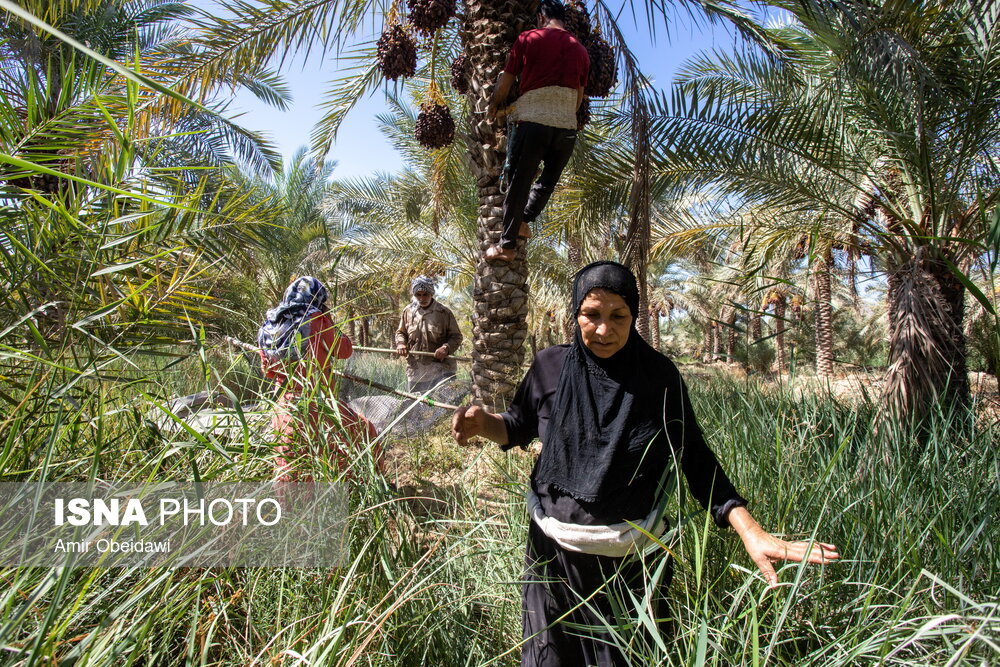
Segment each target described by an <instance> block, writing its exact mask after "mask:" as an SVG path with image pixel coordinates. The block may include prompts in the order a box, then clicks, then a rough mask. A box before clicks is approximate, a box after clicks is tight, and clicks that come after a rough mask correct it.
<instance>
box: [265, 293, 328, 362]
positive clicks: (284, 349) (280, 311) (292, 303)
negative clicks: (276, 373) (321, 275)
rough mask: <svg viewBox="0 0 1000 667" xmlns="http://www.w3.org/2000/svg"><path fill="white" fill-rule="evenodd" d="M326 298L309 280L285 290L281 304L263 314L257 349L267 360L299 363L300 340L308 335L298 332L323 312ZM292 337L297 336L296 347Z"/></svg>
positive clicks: (301, 345) (306, 332)
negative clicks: (295, 360) (258, 348)
mask: <svg viewBox="0 0 1000 667" xmlns="http://www.w3.org/2000/svg"><path fill="white" fill-rule="evenodd" d="M328 297H329V292H327V290H326V287H324V286H323V283H321V282H320V281H318V280H316V279H315V278H313V277H312V276H302V277H301V278H298V279H296V280H295V281H294V282H292V284H291V285H289V286H288V288H287V289H286V290H285V295H284V296H283V297H282V298H281V303H279V304H278V305H277V306H276V307H274V308H272V309H271V310H269V311H267V314H266V315H265V319H264V323H263V324H262V325H261V326H260V330H259V331H258V332H257V345H258V346H259V347H260V349H261V350H263V351H264V353H265V354H267V355H268V356H273V357H277V358H281V359H299V358H301V356H302V347H303V345H304V339H305V338H308V335H309V332H308V331H305V330H302V328H303V327H302V325H303V323H305V322H307V321H308V320H309V318H311V317H312V316H313V315H314V314H315V313H318V312H323V311H324V310H325V309H326V300H327V298H328ZM296 336H300V338H299V342H298V344H297V345H296V344H293V343H295V339H296Z"/></svg>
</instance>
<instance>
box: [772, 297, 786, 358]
mask: <svg viewBox="0 0 1000 667" xmlns="http://www.w3.org/2000/svg"><path fill="white" fill-rule="evenodd" d="M787 301H788V297H786V296H785V295H784V294H782V295H781V296H779V297H778V299H777V301H775V304H774V318H775V324H774V327H775V332H776V333H775V336H774V340H775V346H776V347H777V355H775V356H776V363H777V368H778V375H779V376H781V374H783V373H784V372H785V370H786V369H787V361H786V360H785V308H786V306H787Z"/></svg>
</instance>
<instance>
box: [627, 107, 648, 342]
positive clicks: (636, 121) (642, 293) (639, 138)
mask: <svg viewBox="0 0 1000 667" xmlns="http://www.w3.org/2000/svg"><path fill="white" fill-rule="evenodd" d="M632 142H633V145H634V146H635V166H634V167H633V171H632V191H631V193H630V194H629V222H628V230H627V231H626V233H625V252H624V257H623V261H622V263H623V264H625V265H626V266H628V268H630V269H632V273H634V274H635V277H636V280H637V281H638V283H639V313H640V314H641V313H645V312H647V311H648V309H649V294H648V292H647V284H646V267H647V266H648V265H649V244H650V193H649V171H650V164H649V158H650V155H649V106H648V105H647V104H646V100H645V99H644V98H642V97H640V98H639V99H637V100H636V102H635V104H634V106H633V109H632ZM636 325H637V326H636V329H637V330H638V332H639V335H640V336H642V337H643V338H644V339H645V340H646V342H649V320H648V319H647V318H645V317H639V321H638V322H637V323H636Z"/></svg>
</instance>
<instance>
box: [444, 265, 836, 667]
mask: <svg viewBox="0 0 1000 667" xmlns="http://www.w3.org/2000/svg"><path fill="white" fill-rule="evenodd" d="M571 311H572V312H573V313H574V315H575V318H576V323H577V329H576V335H575V337H574V339H573V342H572V343H570V344H568V345H558V346H555V347H550V348H547V349H545V350H542V351H540V352H539V353H538V354H537V355H536V356H535V359H534V362H533V363H532V365H531V368H530V369H529V370H528V373H527V375H525V377H524V379H523V380H521V383H520V385H519V386H518V388H517V391H516V392H515V394H514V399H513V401H512V403H511V405H510V407H509V408H508V410H507V412H505V413H502V414H493V413H489V412H486V411H485V410H484V409H483V408H481V407H479V406H473V407H470V408H459V409H458V410H457V411H456V413H455V416H454V418H453V421H452V432H453V434H454V436H455V439H456V440H457V441H458V442H459V443H464V442H465V441H466V440H467V439H468V438H469V437H472V436H476V435H482V436H485V437H487V438H489V439H490V440H493V441H495V442H497V443H499V444H500V445H501V447H502V448H504V449H509V448H511V447H517V446H520V447H524V446H526V445H528V444H529V443H530V442H531V441H532V440H534V439H535V438H538V439H540V440H541V441H542V443H543V445H542V451H541V454H540V455H539V457H538V460H537V461H536V462H535V466H534V469H533V470H532V472H531V480H530V487H529V493H528V513H529V516H530V517H531V524H530V526H529V528H528V545H527V552H526V556H525V572H524V578H523V580H522V584H521V600H522V626H523V637H524V644H523V646H522V657H521V664H522V665H523V666H530V667H539V666H542V665H544V666H555V665H597V666H598V667H609V666H612V665H628V664H631V662H630V660H629V659H628V657H627V656H626V655H625V654H624V653H623V651H622V648H621V646H622V644H628V643H629V637H630V636H631V634H632V633H634V632H635V631H637V630H638V629H639V628H642V627H646V628H647V629H648V628H649V625H648V624H646V623H643V622H642V621H641V620H637V618H639V617H640V616H646V617H647V618H648V615H647V614H648V612H649V610H650V609H651V610H652V612H653V618H655V619H656V620H658V621H663V620H664V617H665V614H664V613H663V611H664V610H663V609H662V605H661V604H660V603H661V602H662V595H660V594H658V593H657V591H656V586H657V585H661V586H666V585H667V584H669V581H670V573H671V568H670V564H669V561H668V562H667V563H666V564H664V566H663V567H657V568H648V563H647V562H645V561H644V557H645V556H644V552H647V551H648V550H647V547H649V550H651V551H652V552H653V554H657V553H658V554H659V555H662V553H663V552H662V548H661V547H659V546H658V545H656V544H654V543H653V540H652V539H651V538H650V536H653V537H659V536H661V535H662V534H663V533H664V531H665V530H666V528H667V526H666V521H665V519H664V516H663V514H664V508H665V500H666V498H668V497H669V495H668V494H669V492H670V491H671V490H672V488H673V486H672V484H671V483H670V479H671V478H672V476H673V473H674V470H675V466H676V468H677V469H679V471H680V472H682V473H683V475H684V477H685V478H686V479H687V483H688V487H689V488H690V489H691V492H692V495H694V497H695V498H696V499H697V500H698V502H700V503H701V505H702V506H703V507H705V508H706V509H708V510H709V511H710V512H711V515H712V518H713V519H714V520H715V522H716V523H717V524H718V525H719V526H720V527H726V526H732V527H733V528H734V529H735V530H736V532H737V533H739V535H740V537H741V538H742V540H743V544H744V546H745V547H746V549H747V552H748V553H749V554H750V557H751V558H752V559H753V561H754V562H755V563H756V564H757V566H758V567H759V568H760V570H761V572H762V573H763V574H764V577H765V578H766V579H767V581H768V583H769V584H771V585H774V584H775V583H776V582H777V575H776V574H775V570H774V566H773V563H774V562H776V561H779V560H791V561H802V560H808V561H809V562H811V563H825V562H828V561H832V560H835V559H837V558H838V554H837V551H836V548H835V547H834V546H833V545H831V544H820V543H814V544H810V543H808V542H786V541H784V540H781V539H778V538H776V537H774V536H773V535H770V534H769V533H767V532H765V531H764V530H763V529H762V528H761V527H760V525H758V524H757V522H756V521H754V519H753V517H752V516H751V515H750V513H749V512H748V511H747V509H746V507H745V505H746V501H745V500H744V499H743V498H742V497H741V496H740V495H739V493H737V491H736V489H735V487H734V486H733V484H732V483H731V482H730V481H729V478H728V477H727V476H726V473H725V471H724V470H723V468H722V466H721V465H720V463H719V461H718V459H717V458H716V457H715V454H713V453H712V450H711V449H709V448H708V445H707V444H706V443H705V439H704V438H703V437H702V432H701V429H700V428H699V427H698V422H697V420H696V419H695V415H694V411H693V410H692V409H691V402H690V400H689V399H688V394H687V388H686V387H685V385H684V381H683V379H682V378H681V375H680V373H679V372H678V370H677V367H676V366H675V365H674V364H673V362H671V361H670V360H669V359H667V358H666V357H665V356H663V355H662V354H660V353H659V352H657V351H656V350H654V349H653V348H652V347H651V346H650V345H649V344H648V343H646V341H644V340H643V339H642V338H641V337H640V336H639V333H638V332H637V331H636V329H635V322H636V318H637V317H638V316H639V290H638V287H637V285H636V280H635V276H633V275H632V272H631V271H629V270H628V269H627V268H626V267H624V266H622V265H621V264H617V263H615V262H595V263H593V264H590V265H588V266H586V267H584V268H583V269H581V270H580V272H579V273H578V274H577V275H576V279H575V281H574V283H573V292H572V306H571ZM650 572H653V573H654V574H655V575H656V576H659V577H661V578H660V579H659V581H658V582H656V583H653V582H651V581H650V578H651V576H652V575H650ZM647 595H648V596H649V597H647ZM636 604H639V605H640V606H641V608H639V609H636V607H635V605H636ZM647 604H648V606H647ZM660 629H661V631H669V627H668V626H667V624H666V623H665V622H663V623H662V625H661V628H660Z"/></svg>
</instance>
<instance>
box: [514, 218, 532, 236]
mask: <svg viewBox="0 0 1000 667" xmlns="http://www.w3.org/2000/svg"><path fill="white" fill-rule="evenodd" d="M517 236H518V238H522V239H530V238H531V226H530V225H529V224H528V223H526V222H522V223H521V226H520V228H519V229H518V231H517Z"/></svg>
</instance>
